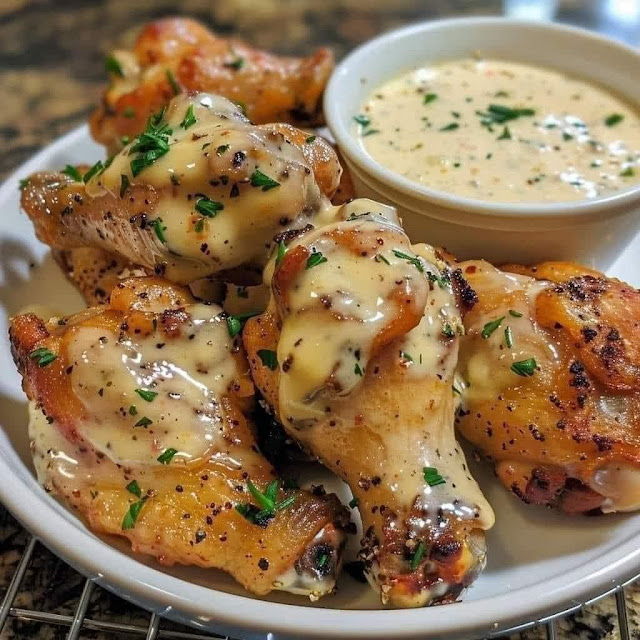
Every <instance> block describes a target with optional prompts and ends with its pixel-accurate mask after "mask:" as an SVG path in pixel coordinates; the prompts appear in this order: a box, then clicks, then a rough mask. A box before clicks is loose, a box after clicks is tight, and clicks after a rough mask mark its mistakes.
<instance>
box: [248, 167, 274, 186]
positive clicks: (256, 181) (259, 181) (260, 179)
mask: <svg viewBox="0 0 640 640" xmlns="http://www.w3.org/2000/svg"><path fill="white" fill-rule="evenodd" d="M249 182H250V184H251V186H252V187H261V188H262V190H263V191H269V189H275V188H276V187H279V186H280V183H279V182H276V181H275V180H273V179H272V178H270V177H269V176H267V175H265V174H264V173H262V171H260V170H259V169H256V170H255V171H254V172H253V173H252V174H251V176H250V177H249Z"/></svg>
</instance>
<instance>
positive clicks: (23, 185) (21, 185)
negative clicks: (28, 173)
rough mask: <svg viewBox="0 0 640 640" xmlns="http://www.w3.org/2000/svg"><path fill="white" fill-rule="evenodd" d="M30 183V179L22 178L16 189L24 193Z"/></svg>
mask: <svg viewBox="0 0 640 640" xmlns="http://www.w3.org/2000/svg"><path fill="white" fill-rule="evenodd" d="M30 182H31V178H22V180H20V182H19V187H18V188H19V189H20V191H24V190H25V189H26V188H27V187H28V186H29V183H30Z"/></svg>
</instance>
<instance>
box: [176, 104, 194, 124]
mask: <svg viewBox="0 0 640 640" xmlns="http://www.w3.org/2000/svg"><path fill="white" fill-rule="evenodd" d="M197 121H198V120H197V119H196V114H195V113H194V111H193V105H192V104H190V105H189V107H188V108H187V112H186V113H185V114H184V118H183V120H182V122H181V123H180V126H181V127H182V128H183V129H188V128H189V127H192V126H193V125H194V124H195V123H196V122H197Z"/></svg>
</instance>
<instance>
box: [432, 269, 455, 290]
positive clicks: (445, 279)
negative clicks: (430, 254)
mask: <svg viewBox="0 0 640 640" xmlns="http://www.w3.org/2000/svg"><path fill="white" fill-rule="evenodd" d="M427 278H429V282H431V283H433V282H437V283H438V286H439V287H440V288H441V289H446V288H447V286H448V285H450V284H451V279H450V278H449V276H448V275H447V274H446V273H445V274H442V275H441V276H438V275H436V274H435V273H431V271H429V272H428V273H427Z"/></svg>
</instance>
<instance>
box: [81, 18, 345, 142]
mask: <svg viewBox="0 0 640 640" xmlns="http://www.w3.org/2000/svg"><path fill="white" fill-rule="evenodd" d="M107 67H108V70H109V72H110V75H109V80H110V86H109V87H108V88H107V90H106V91H105V93H104V95H103V98H102V104H101V105H100V106H99V107H98V109H96V111H95V112H94V113H93V115H92V116H91V121H90V127H91V134H92V136H93V137H94V139H95V140H96V141H97V142H100V143H101V144H104V145H105V146H107V148H108V149H109V151H110V152H114V151H116V150H118V149H119V148H121V146H122V143H121V138H122V137H123V136H128V137H130V138H133V137H135V136H138V135H139V134H140V133H141V132H142V130H143V129H144V127H145V124H146V122H147V119H148V118H149V116H150V115H151V114H153V113H155V112H156V111H159V110H160V109H161V108H162V107H164V106H165V105H167V104H168V102H169V101H170V100H171V98H172V97H173V96H174V95H175V94H176V93H179V92H182V91H186V92H205V93H216V94H219V95H222V96H224V97H225V98H229V99H230V100H232V101H234V102H236V103H237V104H239V105H241V107H242V109H243V110H244V112H245V114H246V115H247V117H248V118H249V119H250V120H251V121H252V122H255V123H257V124H265V123H267V122H290V123H293V124H298V125H314V124H318V123H319V122H320V121H321V119H322V112H321V107H322V105H321V102H322V93H323V91H324V87H325V85H326V83H327V80H328V79H329V75H330V74H331V71H332V70H333V56H332V54H331V52H330V51H329V50H328V49H318V50H317V51H316V52H315V53H314V54H313V55H311V56H309V57H308V58H285V57H281V56H275V55H273V54H270V53H267V52H265V51H260V50H259V49H254V48H252V47H250V46H249V45H247V44H245V43H244V42H241V41H239V40H235V39H226V38H220V37H218V36H216V35H214V34H213V33H211V32H210V31H209V30H208V29H206V28H205V27H204V26H203V25H201V24H199V23H198V22H195V21H194V20H189V19H186V18H169V19H165V20H158V21H157V22H153V23H151V24H149V25H148V26H147V27H146V28H145V29H144V30H143V31H142V33H141V34H140V36H139V38H138V40H137V42H136V44H135V46H134V48H133V51H114V52H113V53H112V54H111V55H110V56H109V57H108V58H107Z"/></svg>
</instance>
